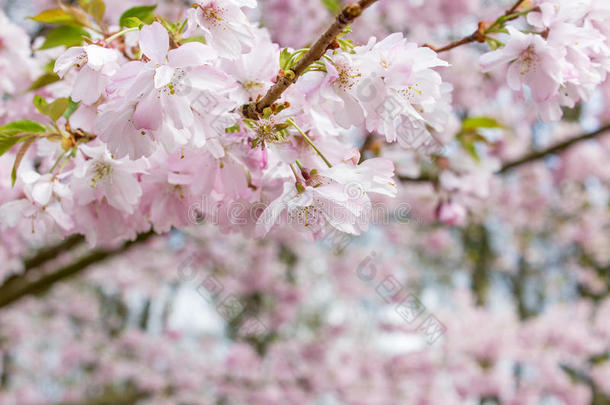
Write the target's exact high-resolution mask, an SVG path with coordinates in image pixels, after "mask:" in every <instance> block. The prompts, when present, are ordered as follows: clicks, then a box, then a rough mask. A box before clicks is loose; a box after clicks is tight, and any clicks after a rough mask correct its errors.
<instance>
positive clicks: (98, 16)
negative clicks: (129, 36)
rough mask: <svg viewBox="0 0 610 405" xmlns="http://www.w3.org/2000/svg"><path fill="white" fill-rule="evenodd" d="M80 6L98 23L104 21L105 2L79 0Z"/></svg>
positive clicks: (101, 0) (99, 0)
mask: <svg viewBox="0 0 610 405" xmlns="http://www.w3.org/2000/svg"><path fill="white" fill-rule="evenodd" d="M78 4H79V5H80V6H81V8H82V9H83V10H85V12H86V13H87V14H89V15H90V16H91V17H93V19H94V20H95V21H97V22H98V23H99V22H101V21H102V20H103V19H104V14H106V4H105V3H104V0H78Z"/></svg>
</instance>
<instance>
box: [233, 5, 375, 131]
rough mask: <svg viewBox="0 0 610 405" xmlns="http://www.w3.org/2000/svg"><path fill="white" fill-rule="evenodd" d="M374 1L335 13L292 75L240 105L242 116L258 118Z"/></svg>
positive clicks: (285, 76)
mask: <svg viewBox="0 0 610 405" xmlns="http://www.w3.org/2000/svg"><path fill="white" fill-rule="evenodd" d="M376 1H377V0H360V1H358V2H357V3H352V4H349V5H347V6H346V7H345V8H344V9H343V10H342V11H341V12H340V13H339V15H337V18H336V19H335V22H333V24H332V25H331V26H330V27H329V28H328V29H327V30H326V32H325V33H324V34H322V36H321V37H320V38H318V40H317V41H316V43H315V44H314V45H313V46H312V47H311V48H310V49H309V51H308V52H307V53H306V54H305V55H304V56H303V57H302V58H301V59H300V60H299V61H298V62H297V64H296V65H295V67H294V69H292V72H293V73H294V75H292V74H290V75H283V76H278V77H277V81H276V82H275V84H274V85H273V87H271V88H270V89H269V91H268V92H267V94H265V96H264V97H263V98H262V99H260V101H258V102H256V103H250V104H246V105H244V106H243V107H242V114H243V115H244V117H246V118H249V119H252V120H258V119H259V118H260V115H261V114H262V113H263V111H264V109H265V108H267V107H270V106H271V105H272V104H273V103H274V102H276V101H277V100H278V99H279V98H280V97H281V96H282V93H284V91H286V89H287V88H288V87H290V86H291V85H293V84H294V83H296V81H297V80H298V78H299V77H300V76H301V75H302V74H303V73H304V72H305V70H306V69H307V68H308V67H309V66H310V65H311V64H312V63H314V62H315V61H317V60H318V59H320V58H321V57H322V56H323V55H324V53H325V52H326V50H327V49H328V47H329V46H330V45H332V43H333V42H335V40H336V39H337V36H339V34H341V33H342V32H343V30H344V29H345V27H347V26H348V25H349V24H351V23H352V22H353V21H354V20H355V19H356V18H358V17H359V16H360V15H361V14H362V12H363V11H364V10H365V9H366V8H368V7H370V6H371V5H372V4H373V3H375V2H376Z"/></svg>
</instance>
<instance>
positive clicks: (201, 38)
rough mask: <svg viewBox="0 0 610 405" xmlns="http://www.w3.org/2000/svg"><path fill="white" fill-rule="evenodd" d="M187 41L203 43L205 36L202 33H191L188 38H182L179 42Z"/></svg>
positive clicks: (184, 42)
mask: <svg viewBox="0 0 610 405" xmlns="http://www.w3.org/2000/svg"><path fill="white" fill-rule="evenodd" d="M188 42H201V43H202V44H205V43H206V42H205V37H204V36H203V35H192V36H190V37H188V38H184V39H183V40H182V41H180V43H181V44H186V43H188Z"/></svg>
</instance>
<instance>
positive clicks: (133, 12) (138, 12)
mask: <svg viewBox="0 0 610 405" xmlns="http://www.w3.org/2000/svg"><path fill="white" fill-rule="evenodd" d="M156 8H157V5H156V4H154V5H152V6H138V7H132V8H130V9H129V10H127V11H125V12H124V13H123V15H121V18H120V19H119V24H121V27H128V26H127V25H126V23H127V19H128V18H130V17H136V18H139V19H140V20H141V21H143V22H144V23H145V24H152V23H153V21H155V16H154V11H155V9H156ZM132 23H133V22H132ZM128 28H130V27H128Z"/></svg>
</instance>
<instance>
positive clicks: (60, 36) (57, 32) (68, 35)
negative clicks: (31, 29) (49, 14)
mask: <svg viewBox="0 0 610 405" xmlns="http://www.w3.org/2000/svg"><path fill="white" fill-rule="evenodd" d="M83 36H86V37H91V35H90V34H89V33H88V32H87V31H85V30H84V29H82V28H80V27H71V26H62V27H57V28H55V29H54V30H53V31H51V32H49V35H47V38H46V39H45V41H44V43H43V44H42V46H41V47H40V48H38V49H50V48H55V47H57V46H62V45H63V46H65V47H66V48H69V47H71V46H76V45H80V44H82V43H83Z"/></svg>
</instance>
